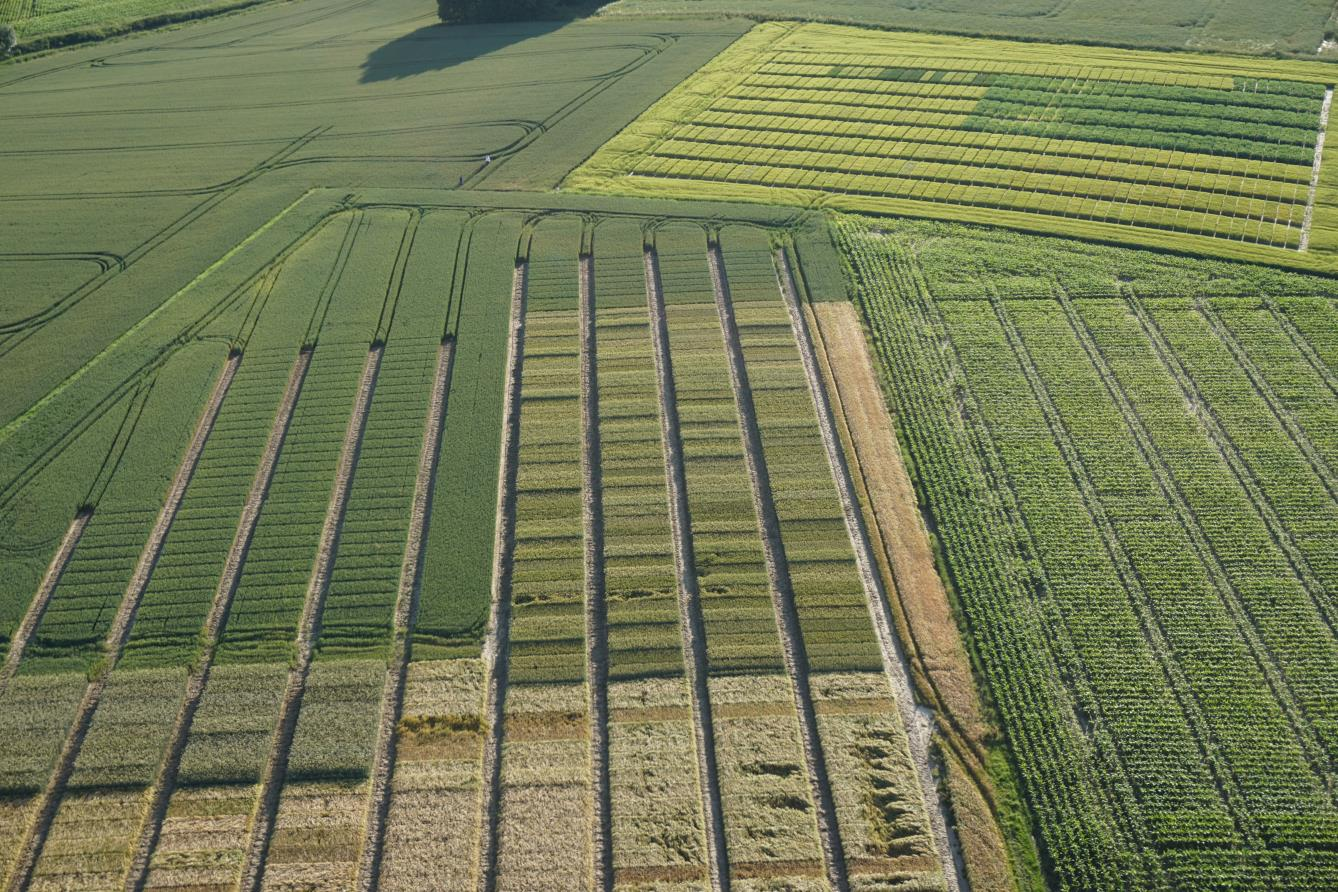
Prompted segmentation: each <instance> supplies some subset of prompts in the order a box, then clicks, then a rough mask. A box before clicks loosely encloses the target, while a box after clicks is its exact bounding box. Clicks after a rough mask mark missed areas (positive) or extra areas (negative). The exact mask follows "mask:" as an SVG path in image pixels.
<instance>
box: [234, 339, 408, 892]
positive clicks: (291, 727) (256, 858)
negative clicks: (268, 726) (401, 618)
mask: <svg viewBox="0 0 1338 892" xmlns="http://www.w3.org/2000/svg"><path fill="white" fill-rule="evenodd" d="M384 350H385V348H384V347H383V346H382V345H380V344H377V345H376V346H374V347H372V349H371V350H370V351H369V352H368V354H367V362H366V363H365V364H364V365H363V368H362V379H361V381H359V382H358V393H357V396H356V397H355V399H354V401H353V412H352V414H351V415H350V416H349V419H348V428H347V430H346V431H345V433H344V446H343V450H342V451H341V452H340V454H339V464H338V466H337V468H336V471H335V478H334V486H333V488H332V489H331V491H330V504H329V507H328V508H326V511H325V523H324V525H323V526H322V527H321V538H320V544H319V546H318V547H317V550H316V564H315V566H314V567H313V568H312V571H311V582H310V583H309V584H308V586H307V596H306V599H305V601H304V602H303V604H302V619H301V621H300V623H299V625H298V629H297V641H296V644H297V662H296V665H295V666H294V667H293V668H292V670H291V671H290V672H289V673H288V687H287V689H286V690H285V691H284V696H283V705H282V707H281V708H280V712H279V723H278V727H277V729H276V731H275V733H274V746H273V748H272V749H271V750H270V755H269V761H268V762H267V763H266V765H265V776H264V778H263V779H262V780H261V783H260V796H259V801H258V804H257V807H256V814H255V818H254V819H253V820H252V822H251V844H250V846H248V848H247V852H246V860H245V862H243V864H242V875H241V885H240V887H239V888H240V890H241V892H259V889H260V884H261V881H262V880H263V878H264V873H265V856H266V854H268V852H269V843H270V838H271V836H272V835H273V833H274V819H275V817H276V815H277V813H278V809H279V794H280V793H281V792H282V791H283V782H284V777H285V776H286V775H287V772H288V753H289V750H291V749H292V745H293V734H294V732H295V731H296V730H297V718H298V715H299V713H300V712H301V711H302V695H303V693H304V692H305V691H306V685H307V673H308V672H309V671H310V670H311V659H312V656H313V655H314V653H315V650H316V641H317V639H318V638H319V637H320V629H321V612H322V611H323V610H324V608H325V594H326V591H327V590H328V589H329V586H330V571H331V570H332V569H333V568H334V562H335V555H336V553H337V552H338V550H339V534H340V533H341V532H342V530H343V526H344V510H345V509H346V508H347V507H348V494H349V490H351V489H352V488H353V474H354V472H355V471H356V469H357V466H358V453H359V451H360V450H361V448H362V434H363V431H364V430H365V429H366V427H367V410H368V408H369V407H370V406H371V403H372V396H373V395H374V393H375V391H376V375H377V372H378V371H380V369H381V356H382V354H383V352H384Z"/></svg>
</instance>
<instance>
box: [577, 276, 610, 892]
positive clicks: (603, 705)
mask: <svg viewBox="0 0 1338 892" xmlns="http://www.w3.org/2000/svg"><path fill="white" fill-rule="evenodd" d="M577 262H578V265H579V276H580V311H579V323H578V324H579V325H580V329H581V347H580V349H581V435H582V436H581V477H582V483H583V484H584V489H585V492H584V498H582V499H581V519H582V522H583V524H584V526H585V537H584V540H585V542H584V545H585V548H584V551H585V554H584V558H585V653H586V660H585V662H586V667H585V670H586V679H585V682H586V692H587V694H588V698H589V699H588V709H589V725H590V779H591V784H592V787H593V789H592V793H593V794H594V814H593V816H592V817H593V820H592V821H591V825H590V837H591V839H590V843H591V845H590V854H591V884H592V888H593V889H594V890H595V892H612V890H613V803H612V799H611V793H610V790H609V617H608V604H607V603H606V601H605V589H604V494H603V486H604V475H603V468H602V465H601V463H600V437H599V370H598V367H597V366H598V362H599V353H598V351H599V347H598V345H597V343H596V340H595V258H594V255H593V254H583V255H581V257H580V258H579V259H578V261H577Z"/></svg>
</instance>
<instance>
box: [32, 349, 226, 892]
mask: <svg viewBox="0 0 1338 892" xmlns="http://www.w3.org/2000/svg"><path fill="white" fill-rule="evenodd" d="M241 361H242V358H241V355H240V354H235V355H233V356H230V357H228V361H227V363H226V364H225V365H224V366H223V371H222V373H221V374H220V375H219V376H218V381H217V382H215V384H214V389H213V392H212V393H210V395H209V400H208V402H206V403H205V406H204V410H203V412H202V414H201V415H200V420H199V422H198V423H197V424H196V426H195V433H194V435H193V436H192V437H191V441H190V445H189V446H188V447H187V448H186V454H185V455H184V456H182V459H181V464H180V465H179V466H178V467H177V473H176V475H175V476H174V477H173V478H172V484H171V486H169V487H168V489H167V497H166V499H165V500H164V501H163V507H162V508H161V509H160V510H159V511H158V518H157V520H156V521H154V524H153V529H152V530H151V531H150V532H149V538H148V541H147V542H145V543H144V550H143V551H141V552H140V555H139V561H138V562H137V563H136V564H135V570H134V572H133V573H132V574H131V575H130V582H129V583H128V584H127V585H126V589H125V595H124V596H123V597H122V598H121V604H120V606H119V607H118V608H117V609H116V617H115V619H113V621H112V624H111V628H110V629H108V630H107V637H106V639H105V640H104V641H103V645H102V649H103V654H104V656H103V662H102V664H101V665H100V666H97V667H96V668H95V674H94V676H93V679H92V680H91V681H90V682H89V683H88V687H87V688H86V689H85V690H84V696H83V699H82V700H81V701H80V702H79V711H78V712H77V713H76V714H75V718H74V724H73V725H72V726H71V727H70V731H69V733H68V734H67V735H66V737H65V743H64V745H63V746H62V747H61V752H60V757H59V759H58V760H57V762H56V767H55V770H54V771H53V772H52V774H51V779H50V780H49V781H48V782H47V786H46V789H45V790H43V791H42V794H41V797H40V799H39V801H38V806H37V810H36V813H35V816H34V818H33V823H32V825H31V826H30V827H29V828H28V834H27V836H26V837H25V839H24V841H23V846H22V848H21V849H20V855H19V858H18V860H17V861H16V862H15V864H14V869H13V871H12V872H11V873H10V876H9V882H8V884H7V885H6V889H7V892H24V890H26V889H27V888H28V886H29V884H30V883H31V882H32V874H33V870H34V868H36V866H37V860H38V858H39V857H40V856H41V854H42V847H43V845H45V844H46V838H47V834H48V833H50V831H51V821H52V820H53V819H54V818H55V817H56V810H57V809H58V808H59V807H60V800H61V798H62V797H63V796H64V795H65V787H66V785H67V784H68V783H69V780H70V775H71V774H72V773H73V772H74V763H75V761H76V760H77V759H78V758H79V751H80V749H81V748H82V747H83V744H84V737H85V736H86V735H87V734H88V728H89V726H90V725H91V724H92V723H93V713H95V712H96V711H97V708H98V703H99V702H100V701H101V700H102V694H103V691H104V690H106V687H107V679H108V676H109V675H111V671H112V669H113V668H115V666H116V661H117V660H119V659H120V658H121V651H122V650H123V649H124V648H125V641H126V638H127V637H129V635H130V628H131V626H133V625H134V622H135V614H136V613H137V612H138V611H139V601H140V598H141V597H143V595H144V589H145V588H147V587H148V584H149V577H151V576H152V575H153V568H154V567H155V566H157V564H158V555H159V554H160V553H161V551H162V548H163V541H164V540H165V539H167V533H168V531H169V530H171V528H172V521H173V520H175V519H176V516H177V510H178V509H179V508H180V507H181V500H182V498H183V497H184V496H185V495H186V487H187V486H189V485H190V481H191V478H192V477H193V476H194V475H195V466H196V465H197V464H198V463H199V461H200V453H201V452H203V451H204V444H205V442H206V441H207V440H208V439H209V433H210V431H212V430H213V429H214V421H215V420H217V418H218V412H219V410H220V409H221V408H222V407H223V399H224V397H226V396H227V394H228V388H229V387H231V386H232V379H233V377H234V376H235V375H236V374H237V366H239V365H240V364H241Z"/></svg>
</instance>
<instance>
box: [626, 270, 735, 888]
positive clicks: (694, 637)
mask: <svg viewBox="0 0 1338 892" xmlns="http://www.w3.org/2000/svg"><path fill="white" fill-rule="evenodd" d="M645 266H646V302H647V304H648V305H649V308H650V323H651V325H650V328H651V342H652V344H653V346H654V355H655V376H656V380H657V382H658V383H659V396H660V435H661V438H662V440H663V442H664V473H665V477H666V478H667V481H668V487H669V498H670V501H671V502H672V510H671V511H670V513H669V527H670V532H671V533H672V535H673V538H674V567H675V569H676V570H677V572H678V615H679V629H680V630H681V632H682V636H683V652H684V653H685V654H686V655H687V656H688V659H687V660H686V661H685V666H684V668H685V669H686V671H687V676H688V689H689V690H690V691H691V695H692V715H693V719H694V722H693V730H694V732H695V733H694V735H693V736H694V737H695V738H696V744H697V775H698V778H699V780H700V782H701V794H702V814H703V815H704V816H705V818H706V851H707V857H708V859H709V869H710V875H711V889H712V892H728V889H729V887H730V879H729V852H728V848H727V846H726V844H725V817H724V806H723V804H722V802H721V798H720V770H719V766H717V764H716V757H715V726H714V720H713V719H712V717H711V689H710V686H709V685H708V684H707V678H708V675H707V662H706V623H705V621H704V619H703V617H702V606H701V592H700V590H699V589H698V586H697V556H696V553H695V550H694V548H693V542H692V520H691V517H690V515H689V513H688V487H687V479H686V475H685V473H684V470H683V441H682V439H681V436H680V433H679V424H678V395H677V392H676V391H675V389H674V367H673V360H672V358H671V356H670V352H669V322H668V319H667V317H666V314H665V310H664V290H663V288H661V285H660V264H659V257H658V256H657V255H656V253H655V249H654V248H649V249H647V250H646V254H645Z"/></svg>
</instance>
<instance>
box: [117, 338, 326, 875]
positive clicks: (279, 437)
mask: <svg viewBox="0 0 1338 892" xmlns="http://www.w3.org/2000/svg"><path fill="white" fill-rule="evenodd" d="M310 365H311V351H309V350H303V351H302V352H300V353H299V354H298V356H297V360H296V361H295V362H294V363H293V370H292V372H290V373H289V376H288V385H287V387H286V388H285V389H284V393H283V398H282V400H281V401H280V402H279V408H278V411H277V412H276V413H275V416H274V422H273V424H272V425H271V426H270V433H269V439H268V440H267V441H266V443H265V451H264V452H263V453H262V455H261V459H260V464H259V466H258V467H257V468H256V474H255V478H254V479H253V480H252V482H251V489H250V490H249V491H248V493H247V496H246V502H245V503H244V504H243V506H242V513H241V517H240V518H239V520H238V522H237V532H236V533H235V534H234V535H233V539H232V547H231V548H229V549H228V556H227V559H226V561H225V562H224V564H223V572H222V573H221V574H220V576H219V580H218V588H217V589H216V590H215V592H214V601H213V603H212V605H211V606H210V608H209V615H208V617H206V619H205V624H204V634H203V638H204V641H205V643H204V647H203V651H202V653H201V655H200V659H199V661H198V665H197V666H196V668H195V669H194V671H192V672H191V675H190V678H189V679H187V681H186V696H185V699H184V700H182V703H181V708H180V709H179V710H178V711H177V716H176V719H175V721H174V722H173V724H172V735H171V737H170V738H169V741H168V746H167V750H166V751H165V754H164V756H163V762H162V764H161V765H160V766H159V768H158V773H157V775H156V776H155V777H154V781H153V787H152V788H151V792H150V795H149V808H148V811H147V812H146V813H145V817H144V824H143V826H142V827H141V828H140V833H139V841H138V843H137V845H136V846H135V854H134V858H133V859H132V860H131V863H130V872H129V873H128V874H126V880H125V892H141V890H142V889H143V888H144V884H145V882H146V880H147V879H148V874H149V863H150V861H151V859H152V857H153V851H154V849H155V848H156V847H157V845H158V837H159V835H160V834H161V833H162V824H163V820H164V819H165V818H166V817H167V805H168V802H169V800H170V799H171V796H172V791H173V789H174V788H175V787H176V780H177V772H178V770H179V769H180V768H181V757H182V755H183V754H184V753H185V751H186V741H187V740H188V738H189V737H190V729H191V724H192V723H193V722H194V720H195V712H196V710H197V709H199V706H200V700H201V699H202V698H203V697H204V690H205V687H206V685H208V683H209V671H210V669H211V668H212V666H213V663H214V652H215V651H216V649H217V648H218V642H219V638H220V637H221V636H222V634H223V627H224V625H225V624H226V622H227V618H228V611H229V610H230V609H231V607H232V597H233V595H234V594H235V593H236V591H237V581H238V579H239V578H240V577H241V572H242V565H243V564H245V562H246V554H247V552H248V551H249V550H250V547H251V537H252V536H253V535H254V533H255V528H256V523H257V522H258V521H259V519H260V511H261V508H262V507H263V506H264V504H265V497H266V496H267V495H268V494H269V485H270V481H271V480H272V479H273V478H274V469H275V466H276V465H277V464H278V462H279V454H280V452H282V451H283V443H284V439H285V437H287V435H288V425H289V423H290V422H291V421H292V418H293V409H294V408H295V407H296V405H297V400H298V397H299V396H300V395H301V392H302V383H303V381H304V380H305V379H306V375H307V369H308V367H310Z"/></svg>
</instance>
